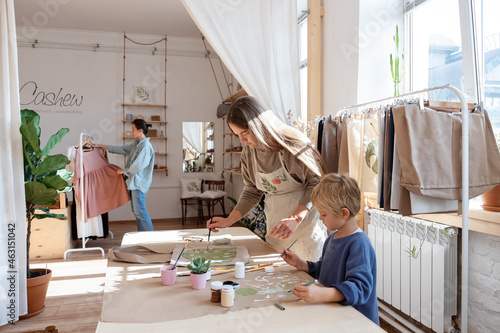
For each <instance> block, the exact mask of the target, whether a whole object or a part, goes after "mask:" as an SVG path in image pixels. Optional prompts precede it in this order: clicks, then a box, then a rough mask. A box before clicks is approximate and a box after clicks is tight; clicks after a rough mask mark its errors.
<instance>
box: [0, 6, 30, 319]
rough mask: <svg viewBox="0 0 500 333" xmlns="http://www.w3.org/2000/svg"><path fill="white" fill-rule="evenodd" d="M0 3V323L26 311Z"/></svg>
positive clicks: (11, 59) (16, 149)
mask: <svg viewBox="0 0 500 333" xmlns="http://www.w3.org/2000/svg"><path fill="white" fill-rule="evenodd" d="M0 4H1V8H0V43H1V48H0V50H1V52H0V64H1V66H0V71H1V73H0V77H1V81H0V82H1V83H0V119H2V120H1V121H0V156H2V163H0V207H2V208H1V210H0V212H1V213H0V267H1V271H0V275H1V279H0V285H1V288H0V308H1V309H2V310H1V311H0V325H4V324H6V323H8V322H13V321H16V320H18V317H19V315H23V314H26V312H27V304H26V217H25V209H24V186H23V183H24V176H23V156H22V140H21V133H20V132H19V126H20V125H21V119H20V115H19V82H18V74H17V41H16V23H15V20H14V0H0ZM6 310H7V311H6Z"/></svg>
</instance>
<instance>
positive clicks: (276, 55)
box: [182, 0, 300, 123]
mask: <svg viewBox="0 0 500 333" xmlns="http://www.w3.org/2000/svg"><path fill="white" fill-rule="evenodd" d="M182 2H183V3H184V6H185V7H186V9H187V11H188V12H189V14H190V15H191V17H192V18H193V20H194V21H195V23H196V24H197V25H198V28H199V29H200V30H201V32H202V33H203V35H204V36H205V38H206V39H207V40H208V42H209V43H210V45H211V46H212V47H213V49H214V50H215V52H216V53H217V54H218V56H219V57H220V58H221V59H222V61H223V62H224V64H225V65H226V67H227V68H228V69H229V71H230V72H231V74H233V76H234V77H235V78H236V80H238V82H239V83H240V84H241V86H242V87H243V88H244V89H245V91H246V92H247V93H248V94H249V95H250V96H255V97H257V98H258V99H260V100H261V101H263V102H264V103H265V104H266V105H267V106H268V107H269V108H270V109H271V110H273V111H274V112H275V113H276V114H277V116H278V117H279V118H280V119H281V120H283V121H284V122H286V123H288V122H289V121H288V119H287V113H288V112H289V111H291V118H290V119H291V120H292V121H293V120H294V119H295V117H297V116H298V115H300V87H299V54H298V33H297V31H298V21H297V19H298V17H297V3H296V1H294V0H217V1H213V0H182Z"/></svg>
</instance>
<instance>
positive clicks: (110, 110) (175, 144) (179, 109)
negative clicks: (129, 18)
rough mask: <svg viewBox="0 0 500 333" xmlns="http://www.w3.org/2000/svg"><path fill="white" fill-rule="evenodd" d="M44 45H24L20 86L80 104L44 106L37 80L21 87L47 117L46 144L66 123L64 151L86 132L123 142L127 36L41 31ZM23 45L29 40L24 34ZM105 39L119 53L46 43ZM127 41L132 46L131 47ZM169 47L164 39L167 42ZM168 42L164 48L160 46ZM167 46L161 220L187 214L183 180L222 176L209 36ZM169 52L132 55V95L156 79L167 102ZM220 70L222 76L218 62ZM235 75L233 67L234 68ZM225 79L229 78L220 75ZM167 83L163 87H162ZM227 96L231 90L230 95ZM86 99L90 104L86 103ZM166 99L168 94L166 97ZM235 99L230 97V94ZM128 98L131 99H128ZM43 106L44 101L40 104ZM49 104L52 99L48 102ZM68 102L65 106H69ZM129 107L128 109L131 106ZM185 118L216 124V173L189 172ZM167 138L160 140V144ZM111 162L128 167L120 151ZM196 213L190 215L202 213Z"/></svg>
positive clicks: (157, 190) (127, 215)
mask: <svg viewBox="0 0 500 333" xmlns="http://www.w3.org/2000/svg"><path fill="white" fill-rule="evenodd" d="M128 36H129V37H131V38H133V39H136V40H139V41H153V40H158V39H161V38H162V37H161V36H160V37H158V36H145V35H142V36H141V35H131V34H128ZM35 38H36V39H38V41H39V46H37V47H35V48H33V47H19V77H20V87H22V86H23V85H24V84H25V83H28V82H36V84H37V90H36V94H39V93H40V92H44V93H45V94H48V97H53V96H52V95H50V93H55V94H57V93H58V92H59V90H60V89H62V91H61V94H60V96H65V95H66V94H70V96H75V97H76V98H77V101H78V102H79V103H78V104H73V105H69V104H66V105H62V106H61V102H59V103H58V104H57V105H42V104H40V103H39V102H40V99H41V96H42V94H41V95H38V98H37V99H36V102H34V101H33V96H31V95H32V94H33V90H34V84H33V83H29V84H28V85H27V86H26V87H25V88H23V89H22V90H21V101H22V103H25V104H26V105H23V106H22V108H29V109H33V110H35V111H37V112H38V113H39V114H40V116H41V121H40V125H41V128H42V144H45V143H46V141H47V139H48V138H49V137H50V135H52V134H53V133H55V132H56V131H57V130H58V129H59V128H61V127H68V128H69V129H70V133H69V134H68V135H67V136H66V137H65V138H64V140H63V142H62V144H61V145H60V147H58V148H57V149H56V151H55V152H56V153H64V154H66V151H67V148H68V147H70V146H73V145H77V144H78V141H79V134H80V132H86V133H89V134H92V135H93V136H94V138H95V141H96V142H99V143H105V144H113V145H122V144H123V141H122V139H121V137H122V136H123V130H122V122H121V120H122V107H121V101H122V70H123V52H122V49H121V48H122V47H123V35H122V34H115V33H95V32H82V31H63V30H41V29H39V31H38V33H37V36H36V37H35ZM19 40H20V42H22V41H23V39H22V36H19ZM47 41H50V42H58V43H73V44H75V43H76V44H84V43H86V44H97V43H99V44H100V46H101V48H104V46H106V45H108V46H110V45H111V46H113V45H114V46H117V47H118V48H117V50H116V51H111V52H104V51H100V50H99V49H97V50H96V51H95V52H93V51H88V50H75V49H74V48H73V49H55V48H53V47H52V48H44V47H42V46H43V44H44V42H47ZM129 45H130V44H129V43H127V49H128V47H129ZM160 45H161V44H160ZM160 47H161V46H160ZM168 50H169V51H167V54H168V56H167V81H168V82H167V105H168V108H167V121H168V125H167V127H166V136H167V137H168V153H169V155H168V168H169V176H168V177H167V176H165V174H164V173H162V172H155V173H154V176H153V184H152V186H151V189H150V191H149V192H148V194H147V205H146V206H147V209H148V211H149V213H150V215H151V217H152V218H153V219H159V218H174V217H180V216H181V209H180V205H179V197H180V178H183V177H184V178H190V177H193V178H197V177H200V178H205V179H208V178H211V179H218V178H220V177H221V174H220V172H221V171H222V135H221V133H222V120H220V119H218V118H217V117H216V109H217V105H218V104H219V103H220V95H219V91H218V89H217V86H216V84H215V80H214V77H213V74H212V71H211V68H210V64H209V62H208V59H206V58H205V57H204V56H203V55H202V53H203V52H204V47H203V43H202V41H201V39H189V38H175V37H170V38H168ZM163 59H164V58H163V55H161V54H157V55H154V56H153V55H152V54H150V53H148V54H135V53H131V54H128V53H127V66H126V68H127V75H126V80H127V81H126V83H127V85H126V94H130V92H131V90H132V89H131V86H132V85H134V84H140V83H150V84H156V85H157V86H158V87H157V88H156V89H155V92H154V95H155V98H156V102H157V103H163V97H162V96H163V88H162V84H161V82H162V80H163V67H162V66H163V65H162V64H163V61H164V60H163ZM214 65H215V66H214V67H215V69H216V71H217V72H218V75H221V73H220V66H219V65H218V61H216V62H214ZM226 73H227V71H226ZM219 81H222V84H224V80H223V79H222V76H219ZM158 82H159V84H158ZM226 94H227V93H226ZM82 97H83V101H82V100H81V99H82ZM160 97H161V99H160ZM224 97H227V96H224ZM126 102H127V98H126ZM35 103H36V104H35ZM47 104H51V103H50V102H48V103H47ZM63 104H64V103H63ZM127 112H128V111H127ZM137 113H139V114H143V115H144V116H145V119H149V116H150V115H151V114H159V110H158V111H157V112H155V111H152V110H150V109H145V110H140V111H139V110H138V111H137V112H136V114H137ZM183 121H213V122H215V131H216V136H215V137H216V141H215V152H216V154H215V172H214V173H194V174H184V173H183V172H182V140H181V139H182V136H181V128H182V122H183ZM158 143H159V141H156V140H152V144H153V146H154V145H156V144H158ZM109 160H110V162H111V163H114V164H117V165H119V166H123V165H124V159H123V157H121V156H120V155H113V154H110V158H109ZM195 214H196V211H194V210H193V211H191V212H190V215H195ZM133 219H134V217H133V215H132V213H131V210H130V206H129V205H128V204H127V205H124V206H122V207H120V208H118V209H116V210H114V211H112V212H110V220H111V221H115V220H133Z"/></svg>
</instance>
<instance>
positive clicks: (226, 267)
mask: <svg viewBox="0 0 500 333" xmlns="http://www.w3.org/2000/svg"><path fill="white" fill-rule="evenodd" d="M270 265H272V263H268V264H250V265H245V269H254V268H260V267H265V266H270ZM226 269H234V266H225V267H217V268H214V270H216V271H222V270H226Z"/></svg>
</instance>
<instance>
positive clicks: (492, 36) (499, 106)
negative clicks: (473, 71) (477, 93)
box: [477, 0, 500, 136]
mask: <svg viewBox="0 0 500 333" xmlns="http://www.w3.org/2000/svg"><path fill="white" fill-rule="evenodd" d="M480 3H481V8H480V12H481V17H482V20H481V21H480V22H477V23H478V26H479V27H478V28H479V29H478V31H482V32H483V39H482V46H483V47H482V55H481V57H480V59H481V60H482V66H481V67H482V78H483V82H482V85H481V91H482V93H483V94H484V97H483V106H484V108H485V110H487V111H488V114H489V116H490V120H491V124H492V126H493V132H494V133H496V135H497V136H500V24H499V23H498V18H499V17H500V1H498V0H482V1H480ZM479 45H481V43H480V44H479Z"/></svg>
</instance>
